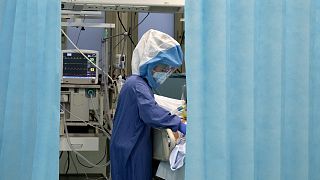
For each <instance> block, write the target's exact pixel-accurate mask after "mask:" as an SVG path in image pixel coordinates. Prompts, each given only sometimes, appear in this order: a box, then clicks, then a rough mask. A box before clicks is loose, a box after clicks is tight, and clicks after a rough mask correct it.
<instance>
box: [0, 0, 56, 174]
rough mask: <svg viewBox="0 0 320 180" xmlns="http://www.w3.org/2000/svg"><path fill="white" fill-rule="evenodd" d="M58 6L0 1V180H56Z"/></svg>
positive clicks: (49, 0)
mask: <svg viewBox="0 0 320 180" xmlns="http://www.w3.org/2000/svg"><path fill="white" fill-rule="evenodd" d="M60 39H61V38H60V1H57V0H28V1H26V0H0V55H1V57H0V83H1V85H0V87H1V88H0V179H1V180H9V179H10V180H16V179H17V180H20V179H21V180H22V179H23V180H25V179H28V180H29V179H30V180H31V179H32V180H43V179H49V180H50V179H52V180H57V179H58V178H59V177H58V163H59V162H58V156H59V155H58V154H59V128H58V127H59V92H60V83H59V82H60V81H59V77H60V43H61V41H60Z"/></svg>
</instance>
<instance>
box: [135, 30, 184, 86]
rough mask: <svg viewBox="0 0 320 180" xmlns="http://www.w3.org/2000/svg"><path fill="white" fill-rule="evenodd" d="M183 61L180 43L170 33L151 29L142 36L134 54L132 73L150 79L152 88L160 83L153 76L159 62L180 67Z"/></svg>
mask: <svg viewBox="0 0 320 180" xmlns="http://www.w3.org/2000/svg"><path fill="white" fill-rule="evenodd" d="M182 61H183V54H182V50H181V47H180V44H179V43H178V42H177V41H176V40H175V39H173V38H172V37H171V36H169V35H168V34H165V33H163V32H160V31H157V30H153V29H150V30H149V31H147V32H146V33H144V35H143V36H142V37H141V39H140V41H139V43H138V45H137V46H136V48H135V49H134V51H133V54H132V74H136V75H139V76H141V77H144V78H146V79H147V80H148V83H149V85H150V86H151V87H152V88H157V87H158V86H159V84H157V83H156V82H155V80H154V79H153V77H152V69H153V68H154V67H155V66H156V65H157V64H166V65H169V66H171V67H175V68H178V67H179V66H181V64H182Z"/></svg>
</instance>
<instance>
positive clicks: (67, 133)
mask: <svg viewBox="0 0 320 180" xmlns="http://www.w3.org/2000/svg"><path fill="white" fill-rule="evenodd" d="M63 124H64V128H65V132H66V139H67V143H68V145H69V147H70V149H71V150H72V151H73V152H74V153H75V154H77V155H78V156H79V157H81V158H82V159H83V160H85V161H86V162H87V163H88V164H90V165H91V166H94V167H105V166H109V165H110V161H108V162H107V163H106V164H103V165H96V164H94V163H92V162H90V161H89V160H88V159H87V158H85V157H84V156H83V155H82V154H81V153H79V152H78V151H77V150H75V149H74V147H73V146H72V144H71V141H70V137H69V132H68V129H67V122H66V120H65V117H64V118H63Z"/></svg>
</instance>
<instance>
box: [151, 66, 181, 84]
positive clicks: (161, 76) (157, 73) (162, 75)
mask: <svg viewBox="0 0 320 180" xmlns="http://www.w3.org/2000/svg"><path fill="white" fill-rule="evenodd" d="M175 70H176V68H173V67H170V66H168V65H157V66H156V67H155V68H154V69H153V78H154V79H155V81H156V82H157V83H159V84H162V83H163V82H164V81H165V80H166V79H167V78H168V77H169V76H170V75H171V74H172V73H173V72H174V71H175Z"/></svg>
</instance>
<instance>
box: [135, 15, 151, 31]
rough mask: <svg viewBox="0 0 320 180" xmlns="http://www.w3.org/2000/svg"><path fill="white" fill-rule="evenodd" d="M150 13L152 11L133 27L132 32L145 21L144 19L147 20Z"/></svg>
mask: <svg viewBox="0 0 320 180" xmlns="http://www.w3.org/2000/svg"><path fill="white" fill-rule="evenodd" d="M149 15H150V12H148V14H147V15H146V16H145V17H144V18H143V19H142V20H141V21H140V22H139V23H138V24H137V25H136V26H135V27H133V28H132V32H134V31H135V30H136V29H137V28H138V27H139V25H140V24H141V23H143V21H144V20H146V18H147V17H148V16H149Z"/></svg>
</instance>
